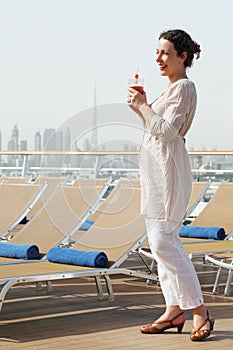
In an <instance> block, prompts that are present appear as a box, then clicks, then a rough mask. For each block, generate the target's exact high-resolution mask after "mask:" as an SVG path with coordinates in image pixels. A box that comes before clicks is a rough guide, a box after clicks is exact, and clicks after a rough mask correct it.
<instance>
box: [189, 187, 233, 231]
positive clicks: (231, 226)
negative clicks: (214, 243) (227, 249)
mask: <svg viewBox="0 0 233 350" xmlns="http://www.w3.org/2000/svg"><path fill="white" fill-rule="evenodd" d="M232 212H233V183H232V182H222V183H221V184H220V185H219V187H218V188H217V190H216V192H215V194H214V195H213V197H212V198H211V200H210V201H209V202H208V204H207V205H206V207H205V208H204V209H203V210H202V211H201V212H200V214H199V215H198V216H197V218H196V219H195V220H194V221H193V222H192V223H191V225H193V226H200V227H201V226H203V227H210V226H218V227H223V228H224V229H225V232H226V233H227V234H230V233H231V231H233V217H232Z"/></svg>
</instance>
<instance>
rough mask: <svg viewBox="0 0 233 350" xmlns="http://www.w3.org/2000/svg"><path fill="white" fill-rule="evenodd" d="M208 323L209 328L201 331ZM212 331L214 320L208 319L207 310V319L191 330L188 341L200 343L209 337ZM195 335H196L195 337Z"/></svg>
mask: <svg viewBox="0 0 233 350" xmlns="http://www.w3.org/2000/svg"><path fill="white" fill-rule="evenodd" d="M207 322H209V324H210V327H209V328H207V329H201V328H202V327H204V326H205V325H206V323H207ZM213 329H214V320H211V319H210V317H209V312H208V310H207V317H206V319H205V320H204V321H203V322H202V324H201V325H200V326H199V328H197V329H193V330H192V332H191V334H190V340H191V341H201V340H203V339H205V338H207V337H209V336H210V334H211V331H212V330H213ZM196 333H197V335H195V334H196Z"/></svg>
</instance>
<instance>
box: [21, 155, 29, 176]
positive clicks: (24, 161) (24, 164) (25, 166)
mask: <svg viewBox="0 0 233 350" xmlns="http://www.w3.org/2000/svg"><path fill="white" fill-rule="evenodd" d="M27 165H28V156H26V155H24V157H23V166H22V175H21V176H22V177H25V176H26V173H27Z"/></svg>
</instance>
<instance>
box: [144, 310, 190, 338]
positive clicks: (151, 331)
mask: <svg viewBox="0 0 233 350" xmlns="http://www.w3.org/2000/svg"><path fill="white" fill-rule="evenodd" d="M181 315H183V311H182V312H180V313H179V314H178V315H176V316H175V317H173V318H172V319H171V320H168V321H163V322H157V323H152V324H149V325H146V326H142V327H141V329H140V330H141V332H142V333H147V334H159V333H163V332H164V331H165V330H166V329H170V328H177V332H178V333H181V332H182V329H183V327H184V322H183V323H179V324H176V325H174V324H173V321H174V320H175V319H177V318H178V317H179V316H181ZM163 323H169V325H168V326H165V327H162V328H157V327H156V324H157V325H158V324H163Z"/></svg>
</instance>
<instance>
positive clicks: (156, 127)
mask: <svg viewBox="0 0 233 350" xmlns="http://www.w3.org/2000/svg"><path fill="white" fill-rule="evenodd" d="M193 91H194V90H193V89H192V90H191V89H190V85H189V84H185V83H182V82H181V83H179V84H175V85H174V86H171V87H170V88H169V92H168V95H167V97H166V99H165V112H164V114H163V115H162V116H159V115H157V114H155V116H154V117H153V118H152V120H151V122H150V125H149V129H150V132H151V134H152V135H153V136H158V137H159V138H161V139H162V140H163V141H164V142H169V141H171V140H172V139H173V138H175V137H176V136H177V135H178V133H179V130H180V128H181V126H182V124H183V123H184V121H185V118H186V116H187V115H188V114H189V111H190V106H191V100H192V92H193Z"/></svg>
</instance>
